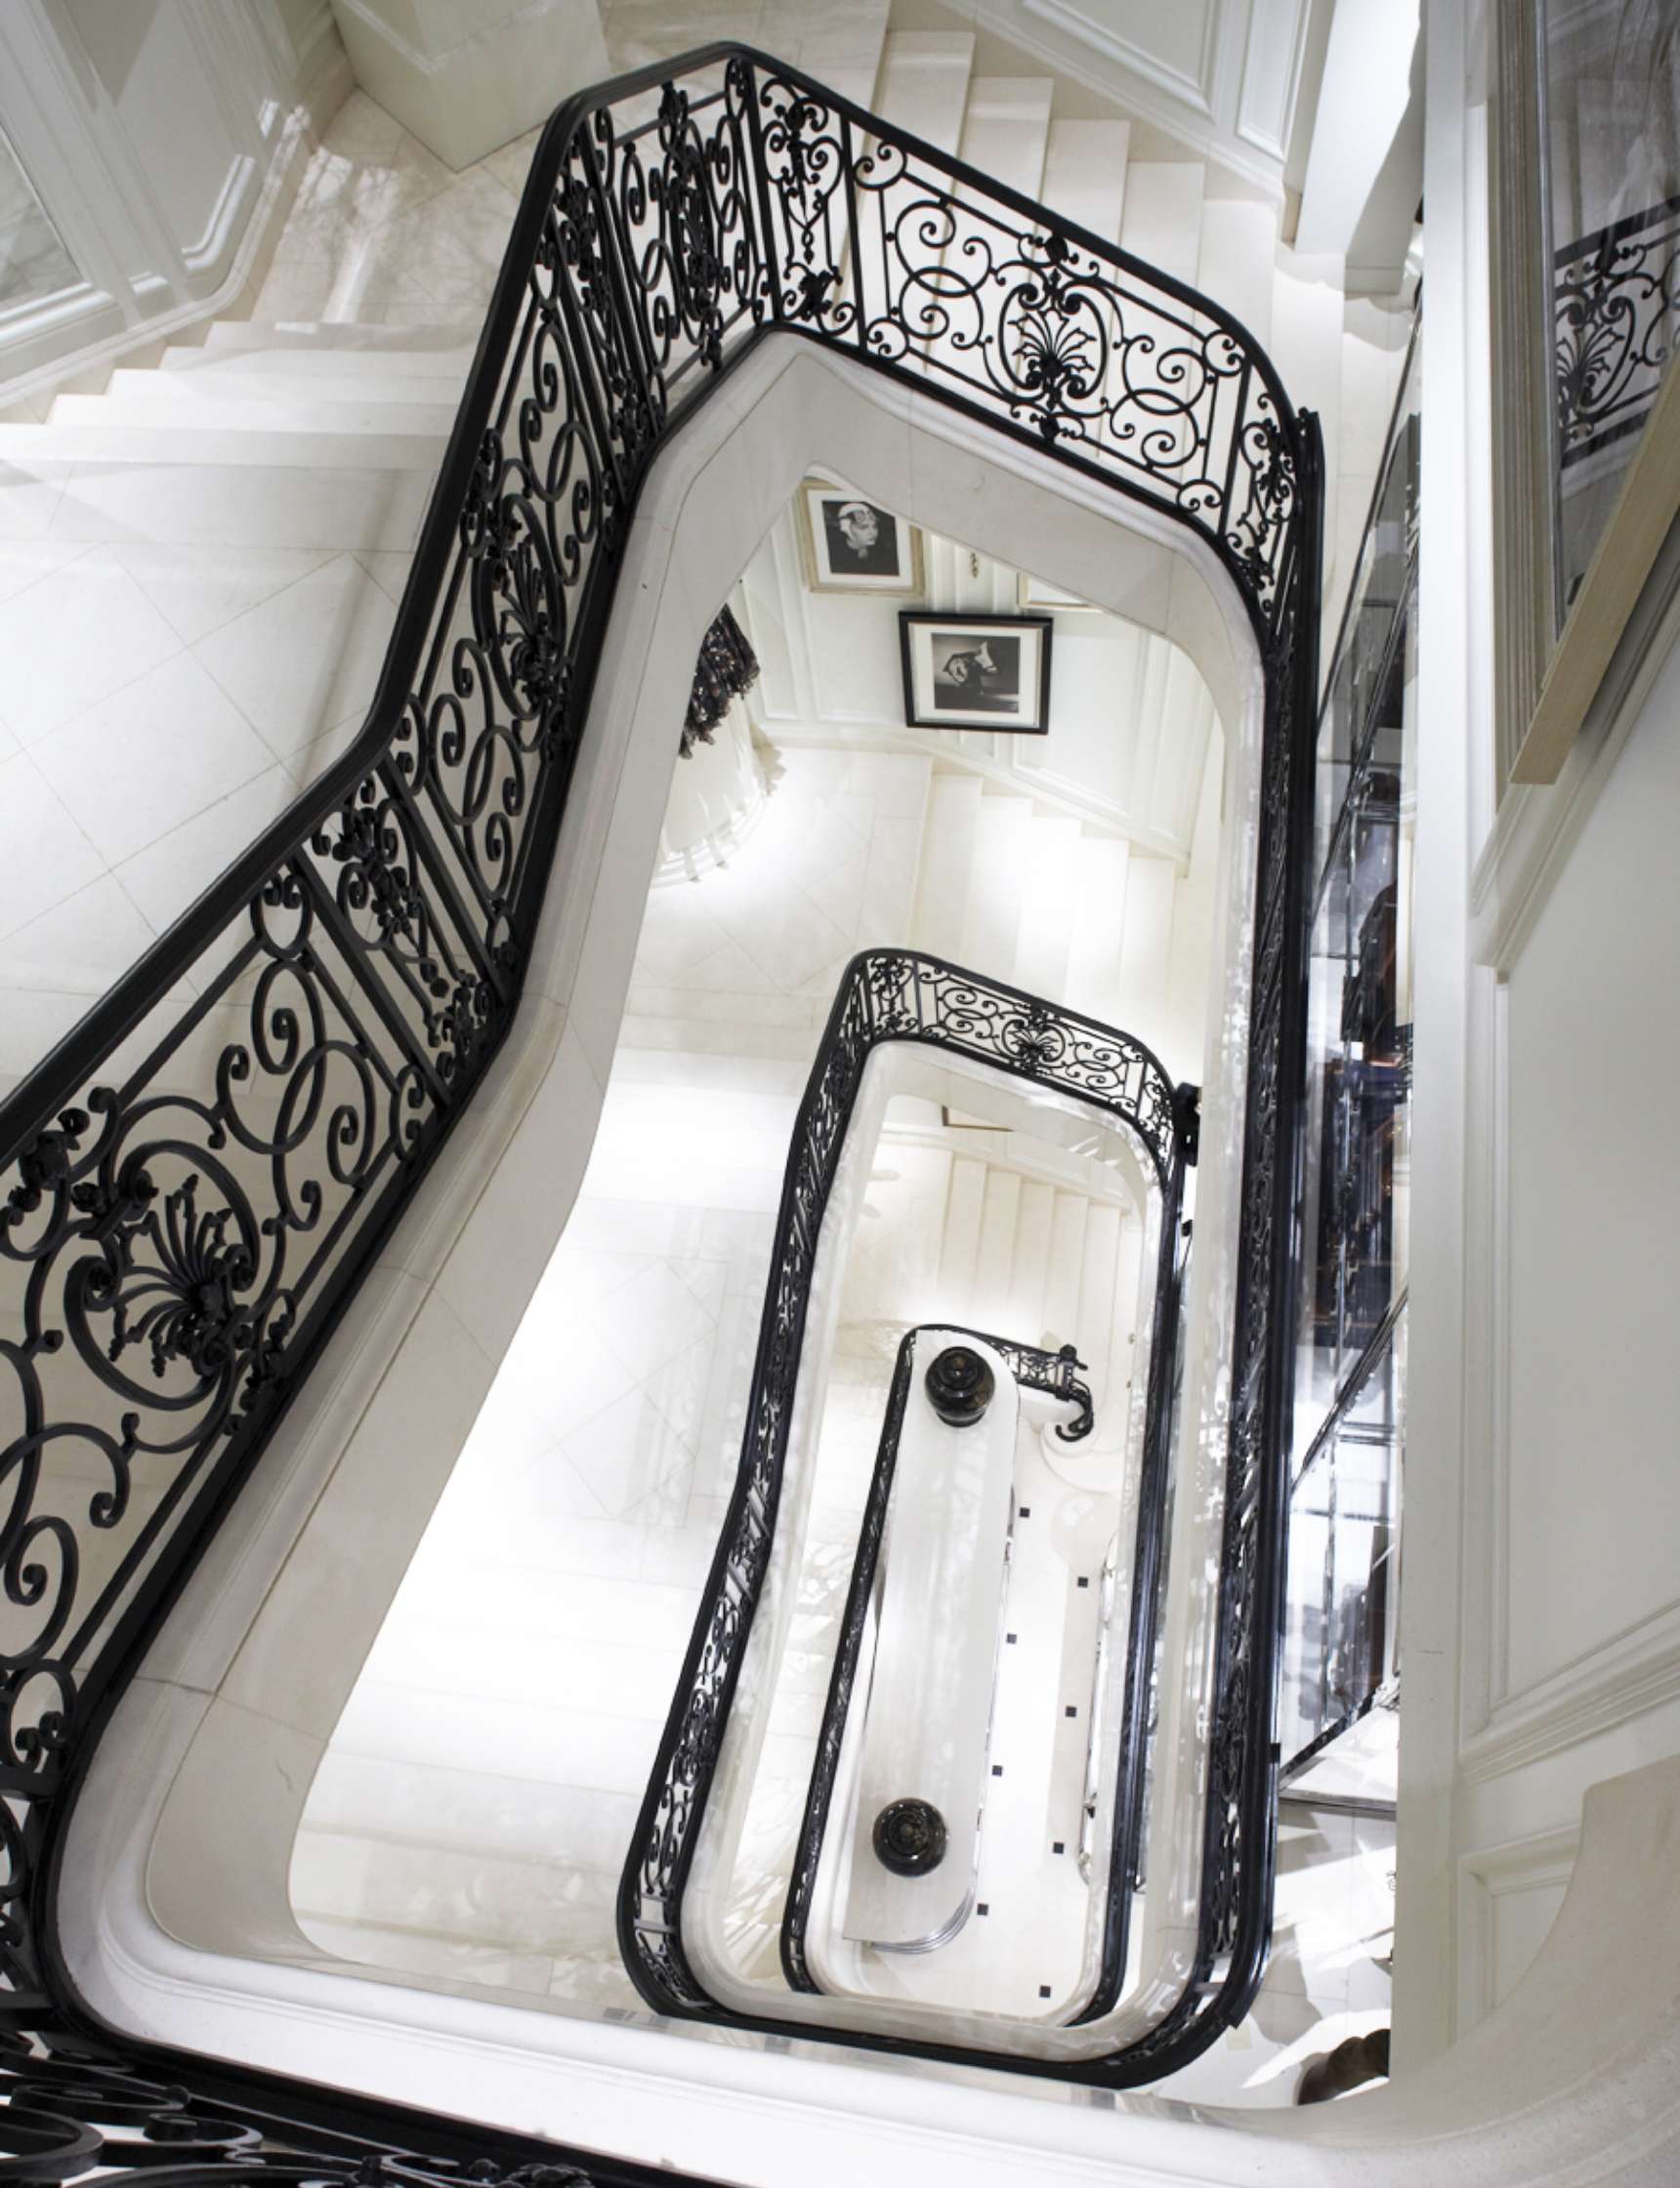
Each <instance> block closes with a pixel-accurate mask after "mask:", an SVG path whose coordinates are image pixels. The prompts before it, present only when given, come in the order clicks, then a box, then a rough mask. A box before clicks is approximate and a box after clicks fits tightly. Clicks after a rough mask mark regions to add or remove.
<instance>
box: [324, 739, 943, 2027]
mask: <svg viewBox="0 0 1680 2188" xmlns="http://www.w3.org/2000/svg"><path fill="white" fill-rule="evenodd" d="M787 760H788V765H787V767H786V768H785V770H783V771H782V772H781V773H780V776H779V779H778V780H777V785H776V788H775V790H774V791H773V794H772V796H771V798H770V800H769V803H768V805H767V807H766V809H765V814H764V818H763V820H761V821H760V823H759V825H758V827H757V828H756V829H755V830H754V832H753V834H752V835H751V837H750V838H749V839H748V840H747V842H746V843H745V845H744V846H743V847H742V848H741V850H740V851H739V852H738V853H737V855H736V857H735V859H734V860H733V861H732V863H731V866H730V868H729V869H728V870H727V871H719V872H714V873H710V874H707V875H706V876H704V877H703V878H702V879H701V880H700V881H698V882H694V883H682V884H678V885H676V886H675V887H674V888H670V889H662V890H656V891H654V892H653V893H652V895H651V898H650V901H649V907H648V914H647V919H646V922H645V925H644V929H643V937H642V946H641V948H640V950H639V953H638V959H637V966H636V986H637V988H638V989H639V990H640V991H642V993H643V995H644V999H645V1001H646V1000H652V999H654V998H657V999H659V1000H661V1001H662V1002H663V1003H665V1004H666V1005H667V1006H668V1007H669V1008H670V1009H671V1010H672V1011H673V1012H674V1013H675V1019H674V1020H673V1021H672V1023H676V1022H693V1014H694V1012H695V1010H696V1008H703V1007H704V1004H703V1002H700V1003H696V998H704V997H707V996H710V997H711V998H713V1000H714V1001H716V1000H717V999H718V998H719V997H732V996H733V997H735V998H738V999H743V1000H742V1002H741V1007H742V1008H743V1010H748V1011H750V1007H751V999H752V998H755V997H756V998H757V999H758V1000H759V1001H760V1002H765V1001H770V1000H777V999H779V1000H781V1001H783V1002H786V1003H792V1004H796V1005H797V1008H798V1014H799V1017H800V1019H801V1024H802V1027H803V1029H804V1030H803V1031H801V1036H800V1037H801V1039H802V1042H803V1043H804V1044H805V1045H806V1047H807V1048H808V1049H809V1048H810V1047H814V1046H815V1041H816V1031H815V1027H816V1026H817V1025H819V1023H820V1019H821V1017H822V1016H823V1015H825V1013H826V1008H827V1003H828V1000H830V999H831V997H832V992H833V984H834V981H835V979H837V977H838V968H839V967H840V966H841V965H843V964H844V963H845V961H846V960H847V958H849V957H850V956H851V955H852V954H853V952H854V951H855V950H856V949H858V948H859V947H862V946H863V944H864V943H866V942H891V941H893V940H895V939H898V940H902V939H903V934H904V931H905V927H906V925H907V921H908V918H909V908H910V904H911V900H912V894H913V889H914V882H915V869H916V853H917V844H918V839H919V831H920V825H921V802H922V799H923V797H924V796H925V789H926V780H927V763H926V762H925V761H921V760H917V759H888V760H885V761H883V760H880V759H876V758H872V757H869V756H866V755H864V756H857V757H853V756H849V755H846V754H843V753H840V754H831V753H823V752H801V753H798V754H791V755H787ZM841 843H845V844H847V845H850V846H852V847H853V850H854V852H855V853H856V855H857V857H858V859H859V860H860V861H861V863H859V865H858V870H857V872H856V874H853V873H852V872H851V864H852V861H851V860H850V859H846V860H836V861H835V863H836V865H837V866H844V867H845V869H846V873H847V876H848V878H847V881H846V886H845V889H844V890H843V891H839V892H836V891H824V890H823V889H822V887H821V883H820V880H819V879H818V878H817V877H819V876H820V875H821V873H822V871H823V868H824V863H825V860H826V858H827V854H828V853H829V852H830V851H831V850H833V849H834V847H835V846H836V845H838V844H841ZM871 860H873V862H874V863H873V866H871ZM793 873H803V874H804V875H805V876H806V877H807V878H808V880H810V881H811V882H812V885H813V886H814V887H815V888H816V890H817V892H818V896H819V898H821V900H822V901H821V903H820V904H819V902H818V901H816V899H812V900H811V901H809V902H807V901H806V900H805V898H804V897H803V896H800V897H799V898H798V901H797V902H796V901H795V900H794V897H793V894H792V893H791V892H790V891H789V890H788V887H787V877H788V876H789V875H790V874H793ZM871 875H872V880H871ZM683 938H686V940H684V939H683ZM760 938H762V939H760ZM743 943H744V944H747V945H750V948H751V954H749V953H748V949H747V948H746V947H742V945H743ZM720 955H721V959H722V961H721V962H719V961H718V960H719V959H720ZM691 977H692V978H693V979H694V983H695V984H694V986H693V989H689V988H688V987H686V986H684V982H685V980H686V979H688V978H691ZM714 982H715V983H717V984H718V985H713V983H714ZM726 982H727V983H728V984H729V985H725V983H726ZM824 984H825V986H824ZM819 990H820V991H821V993H820V999H819V1002H818V1007H817V1010H816V1012H815V1015H813V1012H812V1010H811V1009H810V1007H809V1006H810V1005H811V1003H812V1002H813V999H814V998H817V997H818V996H819ZM641 1023H642V1022H641V1021H638V1024H641ZM648 1023H649V1025H650V1027H653V1028H656V1027H657V1026H658V1024H659V1021H657V1020H650V1021H649V1022H648ZM747 1031H748V1036H749V1038H750V1031H751V1029H750V1026H749V1027H748V1028H747ZM736 1045H737V1053H734V1054H731V1053H725V1052H714V1053H693V1052H683V1051H678V1050H671V1049H667V1048H661V1047H655V1046H651V1045H636V1041H635V1040H634V1039H633V1038H630V1037H627V1038H626V1039H625V1041H624V1042H623V1043H622V1044H621V1046H620V1048H619V1051H618V1055H617V1057H616V1060H615V1063H614V1067H613V1073H612V1079H611V1083H610V1085H609V1093H608V1101H607V1108H606V1112H605V1115H604V1116H603V1120H602V1126H601V1131H600V1134H599V1136H598V1139H597V1142H596V1146H595V1150H594V1153H593V1156H592V1158H591V1162H590V1167H589V1171H588V1174H587V1176H586V1178H585V1181H584V1189H583V1194H582V1197H581V1199H580V1200H579V1203H578V1206H577V1209H576V1211H575V1212H574V1214H573V1216H572V1219H571V1221H570V1223H569V1224H568V1226H567V1232H566V1235H565V1238H564V1239H563V1241H562V1242H561V1245H560V1247H559V1249H558V1250H557V1252H556V1254H555V1257H554V1259H553V1261H552V1263H551V1264H550V1267H549V1270H548V1272H547V1274H546V1276H545V1278H544V1280H543V1283H542V1284H541V1286H540V1287H539V1289H538V1292H537V1295H536V1297H535V1299H534V1300H533V1301H532V1303H531V1306H530V1308H529V1310H528V1311H527V1313H526V1316H525V1321H524V1323H523V1324H522V1325H521V1328H520V1330H519V1333H518V1335H517V1336H516V1338H515V1341H514V1345H513V1347H512V1349H511V1351H510V1353H509V1355H508V1358H507V1360H506V1363H505V1364H504V1367H503V1368H502V1370H501V1373H500V1374H499V1376H498V1378H497V1381H496V1384H495V1387H494V1389H493V1391H492V1393H491V1396H490V1399H489V1401H488V1403H487V1404H486V1406H485V1408H484V1410H483V1412H482V1413H481V1415H480V1417H479V1420H478V1422H477V1424H476V1425H475V1428H474V1431H473V1434H472V1437H471V1438H470V1440H469V1442H468V1445H467V1448H466V1450H465V1452H463V1454H462V1458H461V1461H460V1464H459V1466H458V1467H457V1469H456V1471H455V1474H454V1476H453V1478H452V1479H451V1482H450V1485H449V1489H448V1491H447V1493H446V1494H445V1496H444V1498H443V1500H442V1501H441V1504H440V1506H439V1508H438V1511H437V1513H436V1515H435V1517H434V1519H433V1521H432V1524H431V1526H430V1528H429V1530H428V1532H427V1535H426V1537H425V1539H424V1541H423V1543H422V1545H421V1549H420V1551H419V1554H418V1556H417V1558H416V1560H415V1563H414V1565H413V1567H412V1568H411V1570H410V1572H409V1575H408V1577H407V1578H406V1579H405V1580H404V1583H403V1586H402V1588H401V1589H400V1591H399V1595H398V1598H397V1601H396V1603H395V1604H394V1605H393V1608H392V1611H391V1613H390V1616H389V1618H388V1619H387V1621H386V1624H385V1627H384V1629H383V1631H382V1633H381V1636H380V1639H379V1641H378V1643H377V1644H376V1647H375V1649H374V1652H373V1654H372V1656H371V1657H370V1659H369V1662H368V1664H367V1666H366V1669H365V1670H364V1672H363V1675H362V1677H361V1679H360V1680H359V1682H358V1683H357V1689H356V1692H355V1694H354V1696H353V1698H352V1701H351V1703H350V1705H349V1707H348V1708H347V1710H346V1712H345V1715H344V1717H343V1718H342V1719H341V1721H340V1726H339V1731H338V1734H337V1737H336V1738H335V1740H334V1742H333V1745H332V1748H331V1750H330V1752H329V1754H328V1756H327V1759H326V1762H325V1764H324V1765H323V1767H322V1770H321V1772H320V1774H319V1776H318V1777H317V1779H316V1783H315V1788H314V1790H313V1792H312V1795H311V1800H310V1805H309V1808H308V1810H307V1812H306V1816H305V1821H304V1827H303V1830H302V1831H301V1832H300V1835H299V1840H298V1847H297V1852H296V1856H295V1859H294V1867H293V1898H294V1904H295V1907H296V1909H297V1912H298V1915H299V1919H300V1920H301V1921H302V1922H303V1924H304V1926H305V1928H306V1929H307V1930H308V1931H309V1933H310V1934H311V1935H312V1936H314V1937H315V1938H316V1939H317V1941H318V1942H319V1943H321V1944H322V1945H323V1946H326V1947H328V1948H329V1949H331V1950H333V1951H336V1952H340V1953H343V1954H344V1955H346V1956H347V1957H352V1958H358V1959H363V1960H368V1961H372V1962H374V1963H376V1964H380V1965H386V1966H393V1967H399V1968H403V1969H407V1970H409V1971H411V1972H414V1973H417V1974H448V1975H453V1976H455V1977H457V1978H458V1979H462V1980H468V1981H474V1982H479V1983H483V1984H487V1985H491V1986H493V1987H496V1988H511V1989H516V1990H523V1991H540V1992H543V1993H546V1994H548V1995H550V1996H552V1997H554V1998H556V1999H566V2000H571V2001H575V2002H577V2003H579V2004H582V2005H585V2006H587V2007H591V2008H596V2007H601V2006H607V2005H620V2006H626V2007H628V2006H632V2005H634V2004H636V2003H637V2000H636V1998H635V1994H634V1992H633V1991H632V1989H631V1987H630V1984H629V1982H628V1979H627V1978H626V1977H625V1976H624V1974H623V1972H622V1969H621V1968H620V1966H619V1964H618V1958H617V1951H616V1947H615V1945H614V1943H613V1938H612V1921H611V1901H612V1893H613V1890H614V1888H615V1885H616V1882H617V1875H618V1870H619V1867H620V1865H621V1863H622V1860H623V1855H624V1851H625V1847H626V1845H627V1843H628V1837H629V1831H630V1827H631V1823H632V1821H633V1818H634V1813H635V1809H636V1806H637V1804H638V1802H639V1800H640V1797H641V1793H642V1791H643V1789H644V1788H645V1785H646V1782H647V1776H648V1771H649V1768H650V1766H651V1761H652V1755H653V1748H654V1746H655V1744H656V1742H657V1738H658V1733H659V1729H660V1726H661V1724H662V1722H663V1719H664V1714H665V1710H666V1708H667V1706H668V1704H669V1702H670V1698H671V1694H672V1691H673V1687H674V1683H675V1679H676V1675H677V1671H678V1668H679V1666H680V1663H681V1660H682V1654H683V1650H684V1648H685V1647H686V1645H687V1641H688V1636H689V1630H690V1626H691V1624H692V1621H693V1614H694V1611H695V1609H696V1607H697V1604H698V1600H699V1592H698V1591H699V1586H700V1582H701V1580H702V1579H703V1578H704V1574H705V1571H706V1567H707V1565H708V1563H709V1561H710V1558H711V1554H712V1550H713V1547H714V1545H715V1542H716V1537H717V1530H718V1527H719V1524H720V1523H721V1520H722V1517H723V1510H724V1504H725V1501H726V1498H727V1494H728V1492H729V1489H730V1486H731V1485H732V1483H733V1481H734V1477H735V1465H736V1462H737V1460H738V1458H739V1452H740V1434H741V1423H742V1413H743V1410H744V1406H745V1401H746V1393H747V1388H748V1384H749V1382H750V1379H751V1371H752V1360H753V1352H754V1348H755V1345H756V1342H757V1336H758V1323H759V1312H760V1308H761V1305H762V1299H763V1287H764V1280H765V1272H766V1269H767V1266H768V1258H769V1251H770V1244H771V1234H772V1228H773V1225H774V1220H775V1212H776V1207H777V1199H778V1197H779V1194H780V1188H781V1171H782V1165H783V1162H784V1160H785V1157H786V1150H787V1143H788V1137H789V1134H790V1131H791V1128H792V1123H793V1115H794V1112H795V1109H796V1108H797V1105H798V1099H799V1095H800V1093H801V1092H802V1091H803V1087H804V1081H805V1070H806V1066H805V1063H804V1061H803V1060H801V1059H799V1058H782V1057H777V1056H761V1055H752V1054H742V1053H738V1045H739V1044H738V1043H737V1044H736ZM466 1756H470V1757H471V1758H472V1760H471V1764H470V1766H468V1765H467V1764H465V1763H464V1762H463V1761H462V1758H463V1757H466Z"/></svg>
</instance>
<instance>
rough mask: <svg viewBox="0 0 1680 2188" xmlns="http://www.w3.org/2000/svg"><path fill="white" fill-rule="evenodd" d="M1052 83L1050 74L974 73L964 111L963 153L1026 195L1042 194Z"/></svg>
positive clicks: (992, 175) (991, 175)
mask: <svg viewBox="0 0 1680 2188" xmlns="http://www.w3.org/2000/svg"><path fill="white" fill-rule="evenodd" d="M1055 88H1056V87H1055V84H1054V83H1053V81H1052V80H1051V78H1050V77H1048V76H976V77H975V78H974V80H973V81H972V82H971V83H970V85H969V90H968V109H967V111H966V112H965V114H964V115H963V123H962V143H961V146H960V152H961V156H962V158H963V159H965V160H966V161H967V162H968V164H969V165H970V166H971V167H978V168H979V169H980V171H981V173H982V174H983V175H989V176H990V177H991V178H992V179H993V180H994V181H996V182H999V183H1004V184H1006V185H1007V186H1008V187H1009V189H1018V190H1020V191H1021V192H1022V194H1023V195H1024V196H1027V197H1038V196H1039V195H1041V192H1042V185H1043V181H1044V152H1045V147H1046V146H1047V144H1048V143H1049V138H1050V102H1051V98H1052V96H1053V95H1054V92H1055Z"/></svg>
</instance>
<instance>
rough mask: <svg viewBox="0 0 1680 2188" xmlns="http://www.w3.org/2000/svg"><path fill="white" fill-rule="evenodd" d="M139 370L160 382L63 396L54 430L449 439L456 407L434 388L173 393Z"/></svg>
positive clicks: (50, 421)
mask: <svg viewBox="0 0 1680 2188" xmlns="http://www.w3.org/2000/svg"><path fill="white" fill-rule="evenodd" d="M136 377H137V378H140V379H151V380H153V381H157V382H160V383H161V385H160V386H158V387H156V388H140V387H124V388H121V389H118V390H115V391H114V392H112V393H108V394H105V395H62V396H60V397H59V398H58V400H56V401H55V403H54V404H53V408H52V412H51V414H50V416H49V418H48V420H47V423H48V424H49V425H50V426H52V427H54V428H55V429H57V428H59V427H61V426H87V427H91V428H110V427H133V428H136V429H139V430H142V431H148V430H150V429H151V428H153V427H162V428H165V429H167V430H169V431H171V432H177V431H185V432H192V433H332V434H355V435H366V434H386V435H394V436H398V437H401V436H404V435H411V434H423V435H429V436H437V437H438V438H440V439H447V437H448V434H449V430H450V428H451V427H452V426H453V424H454V422H455V412H456V409H457V407H458V406H457V404H456V403H455V402H454V401H452V400H449V398H448V396H447V394H446V393H445V394H443V395H441V396H440V395H437V394H434V396H433V397H432V399H431V400H429V401H426V402H387V401H384V400H375V399H374V398H372V397H370V396H369V397H363V398H362V399H361V400H350V401H344V400H328V399H321V398H316V397H314V396H312V395H309V394H299V393H297V392H296V391H294V393H293V395H292V397H291V398H290V400H283V399H277V398H269V399H265V398H264V397H263V396H262V395H260V394H255V395H253V396H252V397H251V398H250V399H249V400H237V399H236V398H234V397H231V396H227V397H225V396H222V395H216V396H212V395H210V394H208V393H207V392H206V393H202V394H200V393H194V394H192V395H184V394H174V393H172V392H171V390H172V388H173V386H174V382H173V381H172V380H170V379H167V378H165V376H164V375H163V374H161V373H151V374H146V373H142V374H138V375H136Z"/></svg>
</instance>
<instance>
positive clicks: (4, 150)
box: [0, 133, 81, 312]
mask: <svg viewBox="0 0 1680 2188" xmlns="http://www.w3.org/2000/svg"><path fill="white" fill-rule="evenodd" d="M80 279H81V275H80V274H79V273H78V271H77V269H76V263H75V261H74V259H72V258H71V256H70V254H69V252H68V251H66V250H65V248H64V246H63V241H62V240H61V238H60V235H59V231H58V230H57V229H56V228H55V227H54V226H53V224H52V222H51V221H50V220H49V219H48V218H47V214H46V209H45V208H44V207H43V205H42V203H41V200H40V199H39V198H38V197H37V196H36V195H35V190H34V186H33V185H32V184H31V182H30V181H29V178H28V176H27V175H25V174H24V172H23V166H22V162H21V160H20V159H19V157H18V155H17V153H16V152H15V151H14V150H13V149H12V147H11V145H10V144H9V143H8V142H7V140H6V137H5V136H4V134H3V133H0V312H9V311H14V310H16V309H17V308H18V307H19V306H20V305H24V304H41V303H44V302H45V301H46V299H47V298H48V297H50V296H58V295H59V294H61V292H62V291H63V290H64V289H68V288H74V287H75V286H76V285H77V283H78V282H79V281H80Z"/></svg>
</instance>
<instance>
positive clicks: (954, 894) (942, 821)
mask: <svg viewBox="0 0 1680 2188" xmlns="http://www.w3.org/2000/svg"><path fill="white" fill-rule="evenodd" d="M979 824H980V778H979V777H978V776H973V775H936V776H935V777H934V778H933V782H932V784H931V786H930V789H929V793H928V818H927V828H926V833H925V835H924V838H923V848H922V860H921V870H920V873H919V874H918V876H917V880H916V908H915V917H914V920H913V922H912V925H911V933H912V935H913V936H914V938H915V943H916V947H918V948H920V949H931V950H932V951H933V953H934V954H935V956H937V957H960V955H961V954H962V942H963V919H964V915H965V913H966V911H967V908H968V885H969V875H970V873H971V871H972V870H973V866H974V842H975V830H976V829H977V828H978V826H979Z"/></svg>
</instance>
